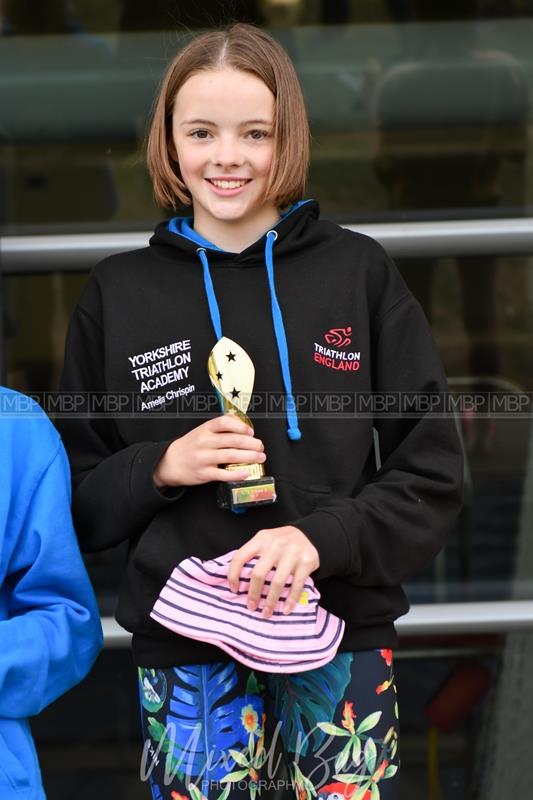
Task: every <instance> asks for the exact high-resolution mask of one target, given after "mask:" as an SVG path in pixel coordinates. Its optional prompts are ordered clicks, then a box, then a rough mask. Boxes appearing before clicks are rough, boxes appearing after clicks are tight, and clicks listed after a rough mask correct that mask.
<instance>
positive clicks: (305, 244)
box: [58, 201, 463, 667]
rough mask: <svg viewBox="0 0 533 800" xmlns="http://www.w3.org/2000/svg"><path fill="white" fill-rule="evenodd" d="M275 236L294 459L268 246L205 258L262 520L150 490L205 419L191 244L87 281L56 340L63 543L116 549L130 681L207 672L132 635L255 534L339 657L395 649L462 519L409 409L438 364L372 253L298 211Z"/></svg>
mask: <svg viewBox="0 0 533 800" xmlns="http://www.w3.org/2000/svg"><path fill="white" fill-rule="evenodd" d="M275 231H276V232H277V234H278V236H277V239H276V240H275V241H274V242H273V243H272V242H271V244H270V247H271V255H272V260H273V264H274V266H275V293H277V299H278V300H279V306H280V309H281V313H282V315H283V321H284V325H285V332H286V341H287V345H288V354H289V363H290V376H291V377H292V390H293V393H294V398H295V402H296V407H297V409H299V410H298V420H297V424H298V426H299V429H300V431H301V438H299V439H294V438H292V439H291V438H289V436H288V435H287V418H286V416H285V413H284V408H285V405H284V403H285V400H286V396H287V381H286V380H285V381H284V379H283V377H282V370H281V364H280V358H279V356H278V342H277V340H276V334H275V330H274V324H273V316H272V307H271V295H270V292H269V284H268V277H267V273H266V269H265V245H266V241H267V236H266V235H265V236H263V237H262V238H261V239H259V240H258V241H256V242H255V243H254V244H252V245H251V246H250V247H247V248H246V249H245V250H243V251H242V252H241V253H227V252H224V251H221V250H218V249H216V248H210V247H206V248H205V254H204V255H205V258H206V259H207V262H208V265H209V266H208V270H209V273H210V275H211V277H212V283H213V289H214V294H215V296H216V299H217V301H218V305H219V308H220V317H221V322H222V331H223V335H224V336H227V337H229V338H231V339H233V340H235V341H236V342H238V343H239V344H240V345H241V346H242V347H244V349H245V350H246V351H247V352H248V353H249V355H250V356H251V358H252V360H253V362H254V364H255V368H256V383H255V386H254V400H253V403H252V410H251V411H250V417H251V418H252V421H253V422H254V428H255V434H256V436H258V437H259V438H260V439H262V441H263V443H264V445H265V452H266V455H267V461H266V472H267V474H268V475H273V476H274V477H275V480H276V487H277V493H278V499H277V502H276V503H274V504H272V505H265V506H260V507H257V508H254V509H250V510H249V511H247V512H246V513H245V514H242V515H236V514H233V513H232V512H231V511H227V510H222V509H219V508H218V507H217V504H216V497H215V486H214V484H212V483H208V484H203V485H200V486H194V487H185V488H179V489H175V490H170V491H168V492H160V491H159V490H158V489H157V488H156V487H155V485H154V483H153V479H152V476H153V471H154V469H155V466H156V464H157V463H158V461H159V459H160V458H161V456H162V455H163V453H164V451H165V449H166V448H167V447H168V445H169V443H170V442H171V441H172V440H173V439H175V438H177V437H179V436H182V435H184V434H185V433H186V432H188V431H189V430H191V429H192V428H193V427H196V426H197V425H199V424H201V423H202V422H204V421H205V420H206V419H208V418H210V417H212V416H213V415H216V414H218V413H220V411H219V410H218V409H219V406H218V402H217V398H216V396H215V392H214V390H213V388H212V387H211V384H210V380H209V376H208V372H207V359H208V355H209V352H210V350H211V348H212V347H213V345H214V344H215V342H216V336H215V333H214V330H213V325H212V321H211V320H212V317H211V315H210V309H209V305H208V300H207V296H206V290H205V285H204V268H203V267H202V263H201V259H200V255H201V254H200V253H198V252H197V250H198V244H197V243H196V242H194V241H192V240H191V239H189V238H186V237H185V236H183V235H180V234H177V233H173V232H171V231H170V230H169V229H168V222H163V223H161V224H160V225H158V227H157V228H156V231H155V234H154V235H153V236H152V238H151V239H150V246H149V247H147V248H144V249H141V250H136V251H132V252H127V253H122V254H119V255H115V256H111V257H110V258H107V259H105V260H104V261H102V262H101V263H100V264H98V265H97V266H96V267H95V268H94V269H93V271H92V273H91V276H90V278H89V280H88V283H87V284H86V286H85V288H84V290H83V293H82V295H81V298H80V300H79V303H78V305H77V307H76V309H75V311H74V315H73V317H72V320H71V323H70V327H69V331H68V337H67V343H66V355H65V367H64V373H63V379H62V387H61V388H62V391H64V392H74V393H76V396H77V398H78V401H77V402H78V407H77V410H78V413H77V414H76V415H72V417H71V418H63V419H60V420H58V426H59V428H60V430H61V433H62V436H63V439H64V441H65V445H66V447H67V450H68V452H69V456H70V461H71V466H72V472H73V483H74V496H73V511H74V517H75V523H76V528H77V532H78V536H79V540H80V544H81V547H82V549H83V550H85V551H97V550H102V549H104V548H107V547H110V546H113V545H115V544H117V543H119V542H121V541H123V540H127V541H128V558H127V564H126V567H125V572H124V577H123V581H122V585H121V589H120V597H119V603H118V609H117V620H118V621H119V623H120V624H121V625H123V626H124V627H125V628H126V629H127V630H129V631H132V632H133V653H134V659H135V661H136V663H137V664H139V665H141V666H146V667H168V666H173V665H179V664H185V663H205V662H207V661H213V660H224V658H226V657H225V656H224V654H223V652H222V651H221V650H218V649H217V648H215V647H214V646H211V645H207V644H203V643H199V642H195V641H193V640H190V639H186V638H183V637H180V636H177V635H175V634H173V633H171V632H169V631H167V630H166V629H164V628H162V627H161V626H159V625H158V624H157V623H156V622H154V621H153V620H152V619H150V617H149V613H150V610H151V609H152V606H153V604H154V602H155V599H156V597H157V595H158V593H159V591H160V590H161V588H162V586H163V584H164V583H165V581H166V580H167V578H168V576H169V574H170V572H171V571H172V569H173V567H174V566H175V565H176V564H177V563H178V562H179V561H181V560H182V559H183V558H185V557H187V556H190V555H195V556H198V557H199V558H201V559H211V558H216V557H217V556H219V555H222V554H223V553H226V552H228V551H230V550H233V549H235V548H239V547H240V546H242V545H243V544H244V542H246V541H247V540H248V539H249V538H251V537H252V536H253V535H254V534H255V533H256V532H257V531H258V530H260V529H262V528H273V527H276V526H280V525H287V524H292V525H295V526H296V527H297V528H299V529H300V530H302V531H303V532H304V533H305V534H306V535H307V536H308V538H309V539H310V540H311V542H312V543H313V544H314V545H315V547H316V548H317V550H318V553H319V557H320V567H319V569H318V570H317V571H316V572H315V573H313V575H312V577H313V578H314V580H315V582H316V584H317V587H318V589H319V591H320V592H321V594H322V601H321V602H322V604H323V605H324V607H325V608H327V609H328V610H330V611H332V612H333V613H335V614H337V615H338V616H340V617H342V618H343V619H344V620H345V621H346V633H345V635H344V639H343V641H342V644H341V647H340V650H341V651H343V650H364V649H370V648H388V647H395V646H396V644H397V639H396V633H395V629H394V625H393V621H394V620H395V619H396V618H397V617H398V616H400V615H402V614H405V612H406V611H407V609H408V602H407V600H406V597H405V594H404V592H403V590H402V588H401V586H400V583H401V581H402V580H404V579H406V578H408V577H410V576H412V575H413V574H415V573H416V572H417V571H419V570H421V569H423V568H424V567H426V566H427V565H428V564H429V563H430V562H431V560H432V559H433V558H434V557H435V555H436V554H437V553H438V551H439V550H440V549H441V547H442V546H443V544H444V542H445V539H446V535H447V533H448V532H449V531H450V529H451V527H452V525H453V522H454V520H455V518H456V516H457V514H458V511H459V509H460V505H461V498H462V467H463V454H462V450H461V446H460V442H459V439H458V435H457V431H456V426H455V422H454V420H453V418H451V417H450V415H446V414H442V413H440V411H441V410H442V409H441V407H440V406H434V407H432V409H431V410H430V411H427V408H428V407H427V406H425V405H424V404H423V403H424V402H425V400H426V399H427V398H426V395H428V394H430V395H431V396H432V398H438V397H440V398H441V399H442V397H443V396H445V394H446V391H447V386H446V379H445V376H444V372H443V368H442V364H441V360H440V358H439V355H438V353H437V351H436V348H435V345H434V342H433V339H432V336H431V332H430V330H429V327H428V324H427V321H426V318H425V316H424V314H423V312H422V310H421V308H420V306H419V304H418V303H417V301H416V300H415V299H414V298H413V296H412V295H411V293H410V292H409V291H408V289H407V287H406V285H405V283H404V281H403V279H402V277H401V275H400V273H399V272H398V270H397V268H396V267H395V265H394V263H393V262H392V261H391V259H390V258H389V257H388V256H387V254H386V252H385V251H384V250H383V248H382V247H381V246H380V245H379V244H378V243H377V242H375V241H374V240H373V239H371V238H369V237H367V236H363V235H361V234H357V233H353V232H350V231H347V230H345V229H343V228H341V227H339V226H338V225H336V224H334V223H332V222H327V221H324V220H319V207H318V204H317V203H316V202H315V201H308V202H306V203H305V204H303V205H300V206H299V207H297V208H296V209H295V210H293V211H292V213H290V214H288V215H287V216H285V217H283V218H282V219H281V221H280V222H279V223H278V224H277V225H276V226H275ZM278 327H279V326H278ZM278 338H279V337H278ZM85 393H91V394H90V396H88V395H87V394H85ZM416 393H422V395H423V397H422V401H423V402H422V405H421V409H422V412H424V410H425V411H426V412H427V413H402V414H400V413H395V412H398V410H399V409H398V408H397V405H396V404H397V402H398V400H399V399H400V400H405V398H406V396H407V397H409V398H410V399H411V400H412V399H413V397H414V395H415V394H416ZM81 398H83V403H85V402H87V403H88V404H89V405H90V408H85V407H83V408H82V407H81V406H80V403H82V400H81ZM99 402H100V403H101V405H100V406H98V403H99ZM434 402H435V401H434ZM105 403H107V406H106V405H105ZM112 403H116V404H117V405H116V406H113V405H112ZM387 403H388V405H389V410H388V413H379V412H380V411H382V410H383V409H384V408H386V407H387ZM119 406H120V413H115V412H114V411H113V410H112V409H113V408H115V409H118V407H119ZM105 408H106V409H107V413H104V414H102V413H96V412H97V411H98V409H99V410H100V411H102V409H105ZM413 408H415V407H414V406H412V405H410V406H409V409H410V410H411V411H412V410H413ZM373 409H374V412H375V413H373ZM404 410H405V409H404ZM81 412H83V413H81ZM85 412H87V413H85ZM293 420H294V417H293ZM373 428H375V429H376V430H377V432H378V435H379V452H380V460H381V465H380V466H379V464H378V465H376V460H375V453H374V436H373Z"/></svg>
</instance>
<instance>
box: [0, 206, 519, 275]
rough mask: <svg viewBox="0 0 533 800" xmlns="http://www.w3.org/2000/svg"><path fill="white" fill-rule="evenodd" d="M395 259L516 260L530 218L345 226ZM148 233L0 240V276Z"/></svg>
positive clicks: (57, 264) (95, 255) (136, 243)
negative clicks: (500, 257) (511, 257)
mask: <svg viewBox="0 0 533 800" xmlns="http://www.w3.org/2000/svg"><path fill="white" fill-rule="evenodd" d="M343 227H345V228H347V229H348V230H352V231H357V232H359V233H364V234H366V235H367V236H371V237H372V238H374V239H377V241H379V242H381V244H382V245H383V246H384V247H385V249H386V250H387V251H388V252H389V253H390V254H391V256H393V257H395V258H400V257H410V258H427V257H439V256H480V255H517V254H530V253H531V252H533V218H530V217H523V218H517V219H481V220H476V219H472V220H445V221H434V222H428V221H419V222H393V223H372V224H361V225H358V224H356V223H352V224H349V225H348V224H347V225H344V226H343ZM150 236H151V231H139V232H127V233H85V234H82V233H76V234H56V235H42V236H4V237H3V238H0V256H1V259H2V272H3V273H4V274H5V275H9V274H14V273H17V272H24V273H28V272H50V271H53V272H57V271H62V272H84V271H86V270H88V269H90V267H91V266H92V265H93V264H95V263H96V262H98V261H100V260H101V259H102V258H105V257H106V256H108V255H112V254H113V253H119V252H123V251H125V250H134V249H136V248H139V247H145V246H146V245H147V244H148V239H149V238H150Z"/></svg>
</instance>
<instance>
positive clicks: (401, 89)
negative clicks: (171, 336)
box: [0, 0, 533, 232]
mask: <svg viewBox="0 0 533 800" xmlns="http://www.w3.org/2000/svg"><path fill="white" fill-rule="evenodd" d="M184 6H186V9H187V10H186V11H184ZM478 6H479V7H478ZM530 6H531V4H530V3H526V2H523V0H522V1H521V2H519V0H514V2H507V3H505V13H506V18H505V19H495V18H494V17H495V16H501V14H498V13H497V11H498V4H497V3H488V2H486V3H480V4H476V3H475V2H474V1H473V0H464V2H458V0H455V1H454V2H444V0H434V2H432V3H422V2H418V0H417V2H411V3H406V2H402V3H399V2H398V3H397V2H392V1H391V0H389V2H384V1H383V2H380V1H379V0H373V1H372V0H367V2H360V0H358V2H353V0H351V1H350V2H348V1H347V0H341V1H340V2H337V3H335V4H332V3H327V2H319V0H313V2H308V3H303V2H301V0H257V2H253V0H249V1H248V2H245V0H241V2H232V3H228V4H224V3H220V2H218V0H217V2H205V1H204V2H202V3H196V4H183V3H178V2H165V1H164V0H159V1H158V2H157V3H153V4H152V3H150V4H149V5H148V4H146V3H140V2H138V0H136V2H117V0H115V2H109V3H102V2H99V3H89V2H87V1H85V2H82V0H77V1H76V0H74V1H73V2H70V3H66V2H65V1H64V0H54V2H53V3H51V4H45V5H43V6H42V9H41V10H40V12H39V13H35V10H34V4H32V3H30V2H28V0H3V5H2V11H3V16H2V26H1V28H0V32H2V33H3V34H4V35H3V36H1V37H0V74H1V75H2V79H1V85H2V103H1V105H0V144H1V148H0V173H1V177H2V180H1V181H0V186H1V187H2V188H0V220H3V222H4V226H5V229H6V230H7V231H9V232H14V231H18V232H21V231H24V230H34V231H35V230H58V229H59V230H72V229H75V230H80V229H88V228H90V229H97V230H100V229H102V227H103V226H106V227H109V228H119V229H124V228H127V227H137V228H142V227H144V226H145V225H148V224H151V222H150V221H153V220H154V219H156V218H159V217H160V216H162V215H163V214H164V212H162V211H161V210H158V209H157V208H156V207H155V205H154V204H153V201H152V197H151V186H150V182H149V179H148V175H147V172H146V168H145V165H144V156H143V139H144V136H145V132H146V128H147V122H148V118H149V113H150V107H151V104H152V100H153V97H154V93H155V91H156V88H157V85H158V82H159V80H160V77H161V74H162V71H163V69H164V67H165V64H166V63H167V62H168V60H169V59H170V58H171V57H172V55H173V54H174V53H175V52H176V51H177V50H178V49H179V48H180V47H181V46H183V44H184V43H185V42H186V41H187V38H188V36H189V35H190V32H191V31H194V30H196V29H198V28H201V27H204V28H205V27H212V26H213V24H218V23H221V22H226V21H228V19H230V18H235V19H241V20H246V21H252V22H257V23H259V24H261V25H263V26H265V27H266V28H267V29H269V30H270V31H271V32H272V33H273V35H274V36H275V37H277V38H278V39H279V41H280V42H281V43H282V44H283V45H284V46H285V47H286V48H287V50H288V51H289V53H290V55H291V57H292V58H293V60H294V63H295V65H296V68H297V71H298V73H299V76H300V78H301V82H302V86H303V89H304V94H305V98H306V103H307V107H308V111H309V117H310V121H311V128H312V135H313V150H312V167H311V173H310V181H309V186H308V195H309V196H313V197H316V198H318V199H319V200H320V202H321V204H322V207H323V211H324V213H325V214H327V215H328V216H330V217H333V218H335V219H337V220H339V221H350V222H353V221H354V220H363V219H366V220H370V219H385V218H387V219H389V218H390V219H405V218H425V217H428V216H430V217H444V218H446V217H458V216H459V217H461V216H467V217H468V216H470V217H473V216H476V217H491V216H516V215H522V214H524V213H529V212H528V210H530V208H531V188H532V183H531V174H532V173H531V168H530V146H529V138H528V132H529V128H530V120H531V114H530V110H529V100H528V98H529V95H530V93H531V86H532V81H533V73H532V68H531V59H530V57H529V52H530V43H531V36H532V33H533V16H528V14H529V15H532V13H533V11H532V9H531V7H530ZM502 7H503V6H502Z"/></svg>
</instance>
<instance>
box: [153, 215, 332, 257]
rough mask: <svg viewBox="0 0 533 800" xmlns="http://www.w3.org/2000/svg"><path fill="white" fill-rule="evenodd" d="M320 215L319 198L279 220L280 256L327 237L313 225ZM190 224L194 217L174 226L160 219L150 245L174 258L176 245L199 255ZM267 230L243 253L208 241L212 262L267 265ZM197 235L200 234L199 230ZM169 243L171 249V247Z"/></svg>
mask: <svg viewBox="0 0 533 800" xmlns="http://www.w3.org/2000/svg"><path fill="white" fill-rule="evenodd" d="M319 216H320V206H319V204H318V203H317V201H316V200H303V201H300V202H299V203H296V204H295V205H294V206H293V207H292V208H291V209H289V211H288V212H286V213H285V214H283V215H282V216H281V219H280V220H279V222H277V223H276V225H274V226H273V227H272V228H271V230H275V231H276V233H277V234H278V238H277V240H276V257H281V256H283V257H285V256H287V255H293V254H294V255H295V254H297V253H298V252H300V251H302V250H304V249H307V248H309V247H313V246H314V245H315V244H316V245H318V244H320V243H321V242H323V241H324V236H323V232H321V231H320V230H319V229H317V228H318V226H316V225H313V224H312V223H313V222H316V220H318V218H319ZM184 221H185V223H186V224H187V227H189V228H190V227H191V226H190V222H191V218H190V217H175V218H174V219H173V220H171V221H170V222H171V224H172V223H174V224H173V225H172V229H169V221H168V220H164V221H163V222H160V223H159V224H158V225H157V227H156V229H155V231H154V234H153V236H152V237H151V238H150V246H151V247H153V248H155V249H156V250H157V251H158V255H160V256H166V257H170V258H173V257H175V251H174V248H177V249H178V250H179V251H180V255H181V257H183V256H184V255H185V256H186V255H188V256H189V257H190V258H191V260H194V259H198V255H197V250H198V247H199V244H198V241H195V239H192V238H189V235H187V234H188V232H187V230H186V228H185V229H184V225H183V222H184ZM266 235H267V231H265V233H264V234H263V236H261V237H260V238H259V239H257V240H256V241H255V242H253V244H251V245H250V246H249V247H246V248H245V249H244V250H242V252H240V253H231V252H227V251H225V250H221V249H220V248H218V247H216V246H215V245H213V244H211V243H209V244H208V245H204V246H205V248H206V250H207V251H208V257H209V263H210V264H216V265H217V266H231V267H233V268H235V267H241V266H242V267H249V266H254V267H261V266H263V267H264V263H265V262H264V253H265V242H266ZM195 236H196V237H197V236H198V234H196V233H195ZM169 246H170V248H172V249H170V250H169Z"/></svg>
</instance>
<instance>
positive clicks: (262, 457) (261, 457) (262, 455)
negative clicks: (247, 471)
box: [259, 453, 266, 461]
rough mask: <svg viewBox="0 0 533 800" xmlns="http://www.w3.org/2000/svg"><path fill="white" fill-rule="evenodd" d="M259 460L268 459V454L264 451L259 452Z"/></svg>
mask: <svg viewBox="0 0 533 800" xmlns="http://www.w3.org/2000/svg"><path fill="white" fill-rule="evenodd" d="M259 461H266V455H265V454H264V453H259Z"/></svg>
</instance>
